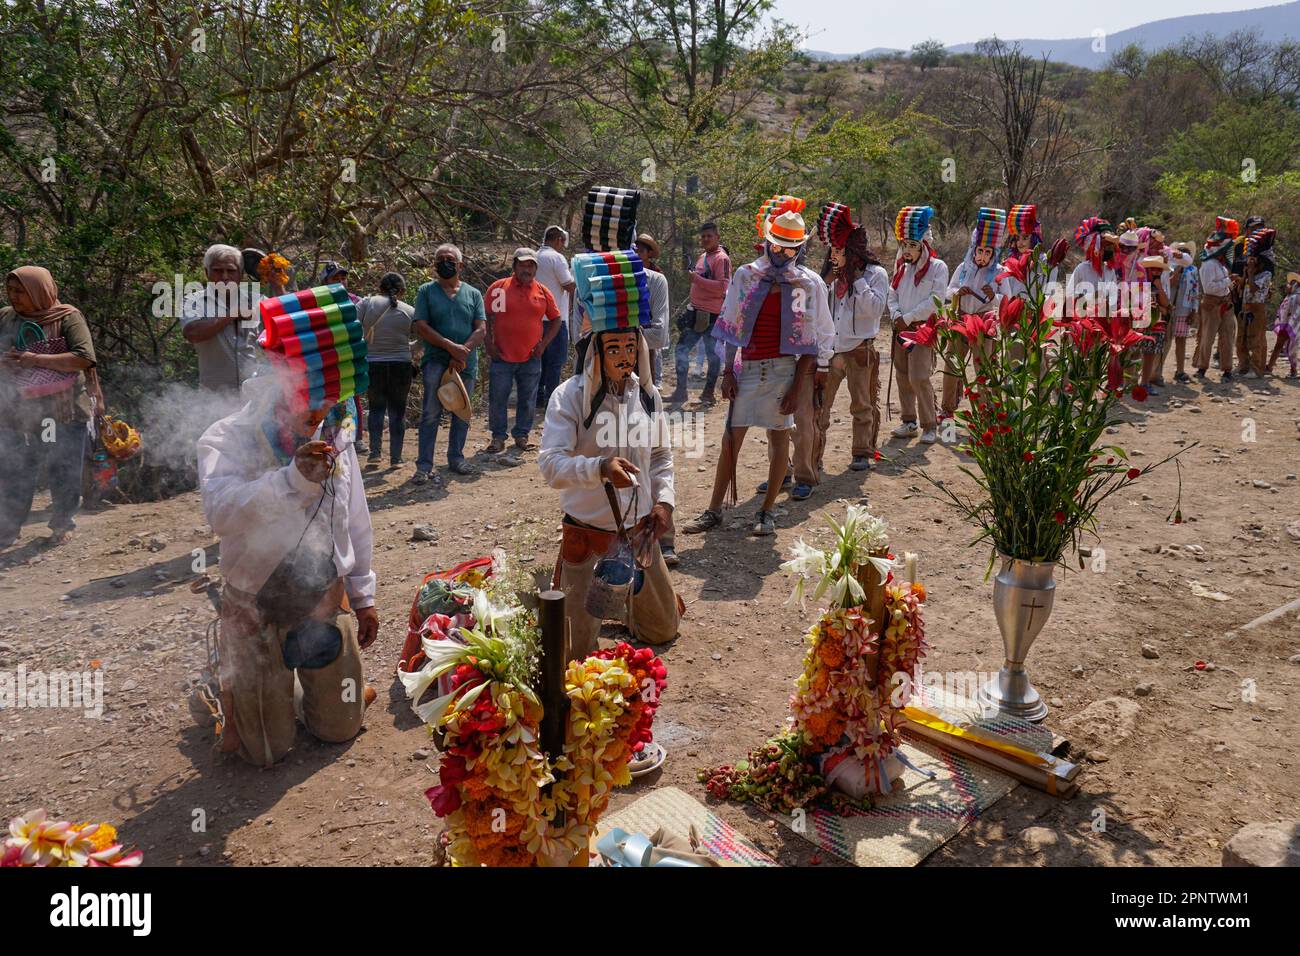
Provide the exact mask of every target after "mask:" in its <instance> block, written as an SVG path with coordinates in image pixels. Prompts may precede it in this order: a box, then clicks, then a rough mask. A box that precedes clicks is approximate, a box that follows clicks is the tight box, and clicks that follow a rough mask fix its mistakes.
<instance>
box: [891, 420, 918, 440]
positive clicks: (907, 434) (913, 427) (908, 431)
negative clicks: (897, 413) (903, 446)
mask: <svg viewBox="0 0 1300 956" xmlns="http://www.w3.org/2000/svg"><path fill="white" fill-rule="evenodd" d="M917 431H919V428H918V426H917V424H916V422H903V423H902V424H900V425H899V426H898V427H897V428H895V429H894V430H893V431H892V432H890V434H891V435H893V436H894V437H895V438H911V437H912V436H913V435H915V434H916V433H917Z"/></svg>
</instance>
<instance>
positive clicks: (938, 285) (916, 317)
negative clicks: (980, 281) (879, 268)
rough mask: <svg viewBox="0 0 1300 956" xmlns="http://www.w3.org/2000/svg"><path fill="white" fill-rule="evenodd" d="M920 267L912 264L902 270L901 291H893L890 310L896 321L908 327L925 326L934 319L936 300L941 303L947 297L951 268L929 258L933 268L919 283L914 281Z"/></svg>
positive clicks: (891, 290)
mask: <svg viewBox="0 0 1300 956" xmlns="http://www.w3.org/2000/svg"><path fill="white" fill-rule="evenodd" d="M917 265H918V263H914V262H909V263H907V265H905V266H904V267H903V275H902V278H900V279H899V280H898V287H897V288H894V287H892V286H891V287H890V289H889V301H888V303H887V308H888V309H889V314H890V315H891V316H892V317H893V319H894V321H896V322H902V323H904V324H906V325H915V324H917V323H918V322H924V321H925V320H926V319H928V318H929V317H930V316H932V315H934V300H935V299H936V298H937V299H938V300H939V301H940V302H942V301H943V298H944V296H945V295H947V293H948V264H947V263H946V262H944V261H943V260H942V259H939V258H936V257H934V256H931V257H930V268H929V269H927V270H926V273H925V275H924V276H922V277H921V281H920V282H916V281H915V276H916V271H917Z"/></svg>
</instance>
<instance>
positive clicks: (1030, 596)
mask: <svg viewBox="0 0 1300 956" xmlns="http://www.w3.org/2000/svg"><path fill="white" fill-rule="evenodd" d="M998 557H1000V558H1001V559H1002V567H1001V569H1000V570H999V571H998V573H997V576H996V577H995V578H994V579H993V615H994V616H995V617H996V618H997V621H998V630H1000V631H1001V632H1002V646H1003V648H1004V650H1005V652H1006V662H1005V663H1004V664H1003V665H1002V670H1001V671H999V672H998V676H997V677H995V678H994V679H992V680H990V681H989V682H988V683H987V684H985V685H984V686H983V687H982V688H980V692H979V695H978V699H979V703H980V704H981V705H983V706H984V707H985V708H988V709H996V710H997V711H998V712H999V713H1003V714H1011V715H1012V716H1015V717H1020V718H1022V719H1024V720H1031V721H1034V722H1037V721H1040V720H1042V719H1043V718H1044V717H1046V716H1047V704H1045V703H1044V702H1043V698H1042V697H1040V696H1039V694H1038V691H1036V690H1034V686H1033V685H1032V684H1030V683H1029V674H1028V672H1027V671H1026V670H1025V658H1026V657H1027V656H1029V648H1030V647H1032V646H1033V644H1034V639H1035V638H1037V637H1038V633H1039V631H1041V630H1042V629H1043V625H1045V624H1046V623H1047V618H1048V616H1049V615H1050V614H1051V613H1052V602H1053V601H1054V600H1055V597H1056V581H1055V579H1054V578H1053V574H1054V572H1055V571H1056V562H1055V561H1027V560H1022V559H1020V558H1011V557H1008V556H1007V555H1005V554H1002V553H1001V552H999V554H998Z"/></svg>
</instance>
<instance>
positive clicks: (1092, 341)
mask: <svg viewBox="0 0 1300 956" xmlns="http://www.w3.org/2000/svg"><path fill="white" fill-rule="evenodd" d="M1056 327H1057V328H1058V329H1064V330H1065V333H1066V334H1067V335H1068V336H1070V340H1071V341H1072V342H1073V343H1074V345H1075V348H1077V349H1078V350H1079V351H1080V352H1085V353H1087V352H1091V351H1092V349H1093V346H1095V345H1097V344H1098V343H1099V342H1101V341H1103V340H1104V339H1105V338H1106V329H1105V327H1104V326H1103V325H1102V324H1101V323H1100V322H1098V321H1097V320H1096V319H1090V318H1084V317H1080V318H1075V319H1065V320H1064V321H1060V322H1057V323H1056Z"/></svg>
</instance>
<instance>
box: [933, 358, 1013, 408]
mask: <svg viewBox="0 0 1300 956" xmlns="http://www.w3.org/2000/svg"><path fill="white" fill-rule="evenodd" d="M952 347H953V351H952V353H951V354H950V355H946V356H944V358H945V361H944V365H943V397H942V398H941V399H940V400H939V408H940V410H941V411H942V412H943V414H944V417H946V418H952V417H953V415H955V414H956V413H957V407H958V406H959V405H961V370H962V368H964V367H965V365H966V357H967V356H968V355H970V353H971V347H970V343H969V342H967V341H966V340H965V339H964V338H957V339H956V340H954V341H953V343H952ZM1021 351H1022V352H1023V351H1024V350H1023V349H1021ZM992 353H993V343H992V342H985V343H984V349H983V354H984V357H985V358H987V357H988V356H989V355H991V354H992Z"/></svg>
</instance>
